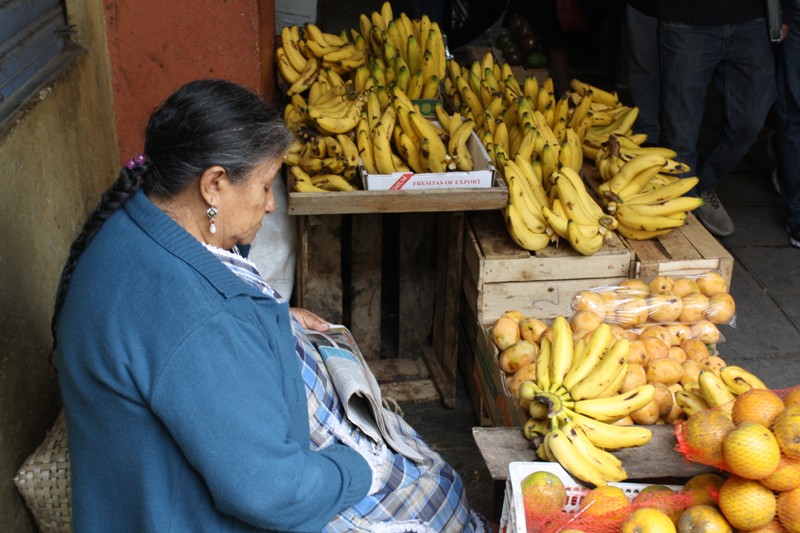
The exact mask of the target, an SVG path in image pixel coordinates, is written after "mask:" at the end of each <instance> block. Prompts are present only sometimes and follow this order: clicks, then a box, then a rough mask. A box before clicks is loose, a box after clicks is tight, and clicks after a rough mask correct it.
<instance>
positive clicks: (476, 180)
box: [361, 132, 495, 191]
mask: <svg viewBox="0 0 800 533" xmlns="http://www.w3.org/2000/svg"><path fill="white" fill-rule="evenodd" d="M467 148H469V152H470V155H471V156H472V161H473V164H474V167H473V170H471V171H469V172H464V171H451V172H444V173H435V172H421V173H414V172H395V173H393V174H369V173H367V171H366V170H365V169H364V167H363V166H362V167H361V175H362V177H363V179H364V189H366V190H368V191H400V190H403V191H409V190H419V189H475V188H477V189H487V188H490V187H491V186H492V184H493V182H494V175H495V169H494V166H493V165H492V162H491V159H489V154H488V153H487V152H486V149H485V148H484V147H483V145H482V144H481V142H480V140H479V139H478V136H477V135H476V134H475V133H474V132H473V133H472V135H471V136H470V138H469V140H468V141H467Z"/></svg>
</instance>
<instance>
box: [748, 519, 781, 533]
mask: <svg viewBox="0 0 800 533" xmlns="http://www.w3.org/2000/svg"><path fill="white" fill-rule="evenodd" d="M748 533H786V530H785V529H784V528H783V526H782V525H781V523H780V522H779V521H778V519H777V518H775V519H774V520H773V521H772V522H770V523H769V524H767V525H766V526H764V527H758V528H756V529H751V530H750V531H749V532H748Z"/></svg>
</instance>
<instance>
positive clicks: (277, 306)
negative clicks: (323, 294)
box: [58, 192, 371, 533]
mask: <svg viewBox="0 0 800 533" xmlns="http://www.w3.org/2000/svg"><path fill="white" fill-rule="evenodd" d="M58 342H59V350H58V370H59V379H60V384H61V391H62V395H63V400H64V407H65V412H66V417H67V429H68V435H69V446H70V458H71V464H72V498H73V518H74V525H75V531H76V533H80V532H99V531H114V532H125V531H131V532H137V533H143V532H159V533H161V532H180V533H183V532H203V531H214V532H218V531H219V532H222V531H225V532H228V531H230V532H233V531H254V530H267V531H320V530H321V529H322V527H323V526H324V525H325V524H326V523H327V522H328V521H329V520H330V518H331V517H332V516H333V515H334V514H335V513H336V512H339V511H341V510H343V509H346V508H348V507H350V506H351V505H353V504H355V503H356V502H358V501H359V500H361V499H362V498H363V497H364V496H366V494H367V492H368V490H369V487H370V483H371V472H370V470H369V466H368V465H367V463H366V462H365V461H364V460H363V459H362V458H361V457H360V456H359V455H358V454H357V453H356V452H355V451H353V450H351V449H349V448H347V447H344V446H340V445H333V446H330V447H328V448H326V449H324V450H322V451H318V452H312V451H310V450H309V442H310V441H309V428H308V414H307V408H306V397H305V393H304V389H303V382H302V379H301V376H300V364H299V361H298V360H297V357H296V356H295V354H294V351H293V346H294V344H293V341H292V333H291V326H290V317H289V312H288V306H287V305H286V304H285V303H278V302H276V301H275V300H273V299H271V298H268V297H266V296H264V295H262V294H261V293H260V292H258V291H256V290H255V289H253V288H251V287H249V286H248V285H246V284H245V283H244V282H243V281H241V280H240V279H239V278H238V277H236V276H235V275H234V274H232V273H231V272H230V271H229V270H228V269H227V268H226V267H225V266H224V265H223V264H222V263H221V262H220V261H219V259H217V258H216V257H215V256H214V255H213V254H211V253H210V252H208V251H207V250H206V249H205V248H204V247H203V246H202V245H201V244H200V243H199V242H197V240H196V239H195V238H194V237H192V236H191V235H189V234H188V233H187V232H186V231H184V230H183V229H182V228H181V227H180V226H178V225H177V224H176V223H175V222H173V221H172V220H171V219H170V218H169V217H167V216H166V215H165V214H164V213H163V212H162V211H161V210H159V209H158V208H157V207H155V206H154V205H153V204H152V203H151V202H150V201H149V200H148V199H147V198H146V197H145V195H144V194H143V193H141V192H139V193H137V194H136V195H135V196H134V197H133V198H131V199H130V200H129V201H128V202H127V203H126V204H125V205H124V206H123V208H121V209H119V210H117V212H115V213H114V214H113V215H112V216H111V218H109V220H108V221H107V222H106V223H105V225H104V226H103V227H102V229H101V230H100V232H99V233H98V234H97V236H96V237H95V239H94V241H93V242H92V243H91V245H90V246H89V247H88V249H87V250H86V251H85V252H84V253H83V255H82V256H81V257H80V259H79V261H78V265H77V268H76V270H75V273H74V275H73V278H72V282H71V284H70V288H69V292H68V295H67V298H66V302H65V304H64V307H63V311H62V315H61V319H60V321H59V324H58Z"/></svg>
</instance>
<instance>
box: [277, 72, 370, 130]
mask: <svg viewBox="0 0 800 533" xmlns="http://www.w3.org/2000/svg"><path fill="white" fill-rule="evenodd" d="M366 99H367V96H366V94H365V93H364V92H363V91H356V90H354V88H353V85H352V83H350V82H345V81H344V80H343V79H342V78H341V77H340V76H339V75H338V74H336V73H335V72H333V71H330V70H322V71H320V73H319V75H318V76H317V78H316V79H315V80H314V81H313V82H312V83H311V84H310V85H309V87H308V98H307V99H306V98H304V97H303V95H301V94H296V93H295V94H292V95H291V96H290V98H289V102H288V103H287V104H286V106H285V107H284V110H283V120H284V122H285V123H286V125H287V127H288V128H289V129H290V130H292V131H294V132H295V133H297V132H298V131H300V130H301V129H303V128H307V127H310V128H313V129H314V130H316V131H318V132H320V133H322V134H325V135H337V134H340V133H349V132H351V131H353V130H354V129H355V127H356V125H357V124H358V120H359V118H360V117H361V109H362V107H364V106H365V104H366Z"/></svg>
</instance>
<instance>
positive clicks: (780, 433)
mask: <svg viewBox="0 0 800 533" xmlns="http://www.w3.org/2000/svg"><path fill="white" fill-rule="evenodd" d="M772 432H773V433H774V434H775V438H776V439H778V445H779V446H780V447H781V452H783V454H784V455H786V456H787V457H800V403H797V404H794V405H790V406H789V407H787V408H786V409H784V410H783V411H782V412H781V414H779V415H778V416H777V417H776V418H775V422H773V424H772Z"/></svg>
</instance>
